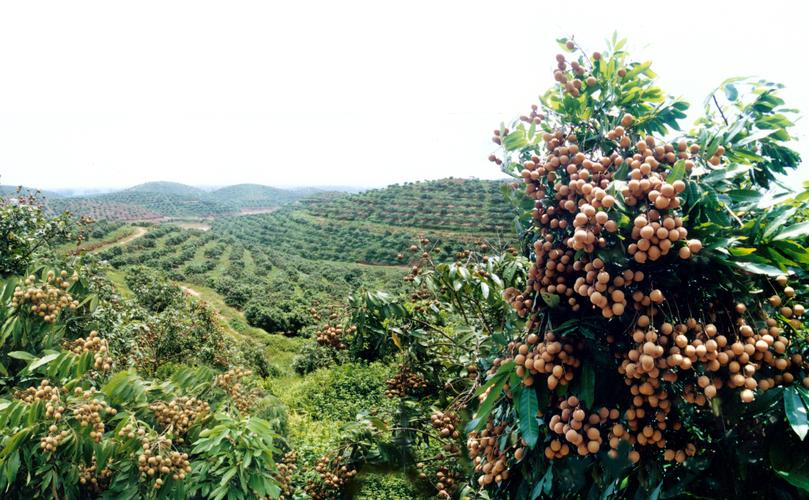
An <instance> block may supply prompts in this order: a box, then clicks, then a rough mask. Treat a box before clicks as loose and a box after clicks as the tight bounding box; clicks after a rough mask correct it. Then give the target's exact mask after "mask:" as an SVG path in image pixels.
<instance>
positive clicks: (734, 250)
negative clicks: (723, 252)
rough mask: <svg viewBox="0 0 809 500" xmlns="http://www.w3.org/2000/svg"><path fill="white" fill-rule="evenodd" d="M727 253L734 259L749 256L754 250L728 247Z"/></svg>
mask: <svg viewBox="0 0 809 500" xmlns="http://www.w3.org/2000/svg"><path fill="white" fill-rule="evenodd" d="M728 251H729V252H730V254H731V255H734V256H736V257H744V256H745V255H750V254H751V253H755V252H756V249H755V248H746V247H730V248H728Z"/></svg>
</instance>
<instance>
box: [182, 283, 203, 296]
mask: <svg viewBox="0 0 809 500" xmlns="http://www.w3.org/2000/svg"><path fill="white" fill-rule="evenodd" d="M180 288H181V289H182V290H183V291H184V292H185V293H187V294H188V295H191V296H192V297H201V296H202V294H201V293H199V292H198V291H196V290H194V289H193V288H189V287H187V286H183V285H180Z"/></svg>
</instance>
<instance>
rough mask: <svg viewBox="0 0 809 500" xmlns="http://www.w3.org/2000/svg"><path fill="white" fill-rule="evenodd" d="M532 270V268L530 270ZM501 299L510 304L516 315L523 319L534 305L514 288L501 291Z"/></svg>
mask: <svg viewBox="0 0 809 500" xmlns="http://www.w3.org/2000/svg"><path fill="white" fill-rule="evenodd" d="M532 269H533V268H532ZM503 298H504V299H505V300H506V302H508V303H509V304H511V307H513V308H514V310H515V311H517V314H518V315H519V316H520V317H521V318H524V317H525V316H527V315H528V312H529V311H530V310H531V308H532V307H533V305H534V301H533V300H531V299H530V298H527V297H526V296H525V295H523V294H522V293H521V292H520V291H519V290H517V289H516V288H514V287H509V288H506V289H505V290H503Z"/></svg>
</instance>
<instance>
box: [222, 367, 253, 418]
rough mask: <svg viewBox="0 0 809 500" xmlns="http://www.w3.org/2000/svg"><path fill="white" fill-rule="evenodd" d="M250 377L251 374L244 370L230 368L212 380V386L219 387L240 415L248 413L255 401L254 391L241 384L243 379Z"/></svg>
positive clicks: (249, 371)
mask: <svg viewBox="0 0 809 500" xmlns="http://www.w3.org/2000/svg"><path fill="white" fill-rule="evenodd" d="M251 375H253V372H252V371H251V370H248V369H246V368H231V369H230V370H228V371H226V372H225V373H222V374H220V375H217V376H216V378H215V379H214V385H216V386H218V387H221V388H222V389H223V390H224V391H225V392H226V393H227V394H228V396H230V399H231V400H232V401H233V404H235V405H236V408H237V409H238V410H239V411H240V412H242V413H245V412H248V411H249V410H250V408H252V407H253V405H254V404H255V402H256V399H257V393H256V391H255V390H254V389H251V388H249V387H247V386H246V385H245V384H244V382H243V379H244V378H247V377H250V376H251Z"/></svg>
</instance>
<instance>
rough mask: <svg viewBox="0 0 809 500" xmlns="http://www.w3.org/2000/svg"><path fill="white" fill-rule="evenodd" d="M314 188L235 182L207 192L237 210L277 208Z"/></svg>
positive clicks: (211, 197) (212, 197) (219, 201)
mask: <svg viewBox="0 0 809 500" xmlns="http://www.w3.org/2000/svg"><path fill="white" fill-rule="evenodd" d="M309 194H312V190H309V189H307V190H302V189H296V190H288V189H279V188H274V187H270V186H264V185H262V184H235V185H233V186H226V187H223V188H219V189H216V190H214V191H211V192H210V193H207V198H208V199H210V200H214V201H216V202H218V203H221V204H223V205H226V206H230V207H233V208H234V209H236V210H243V209H259V208H275V207H278V206H281V205H284V204H286V203H291V202H293V201H296V200H298V199H300V198H302V197H304V196H306V195H309Z"/></svg>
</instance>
